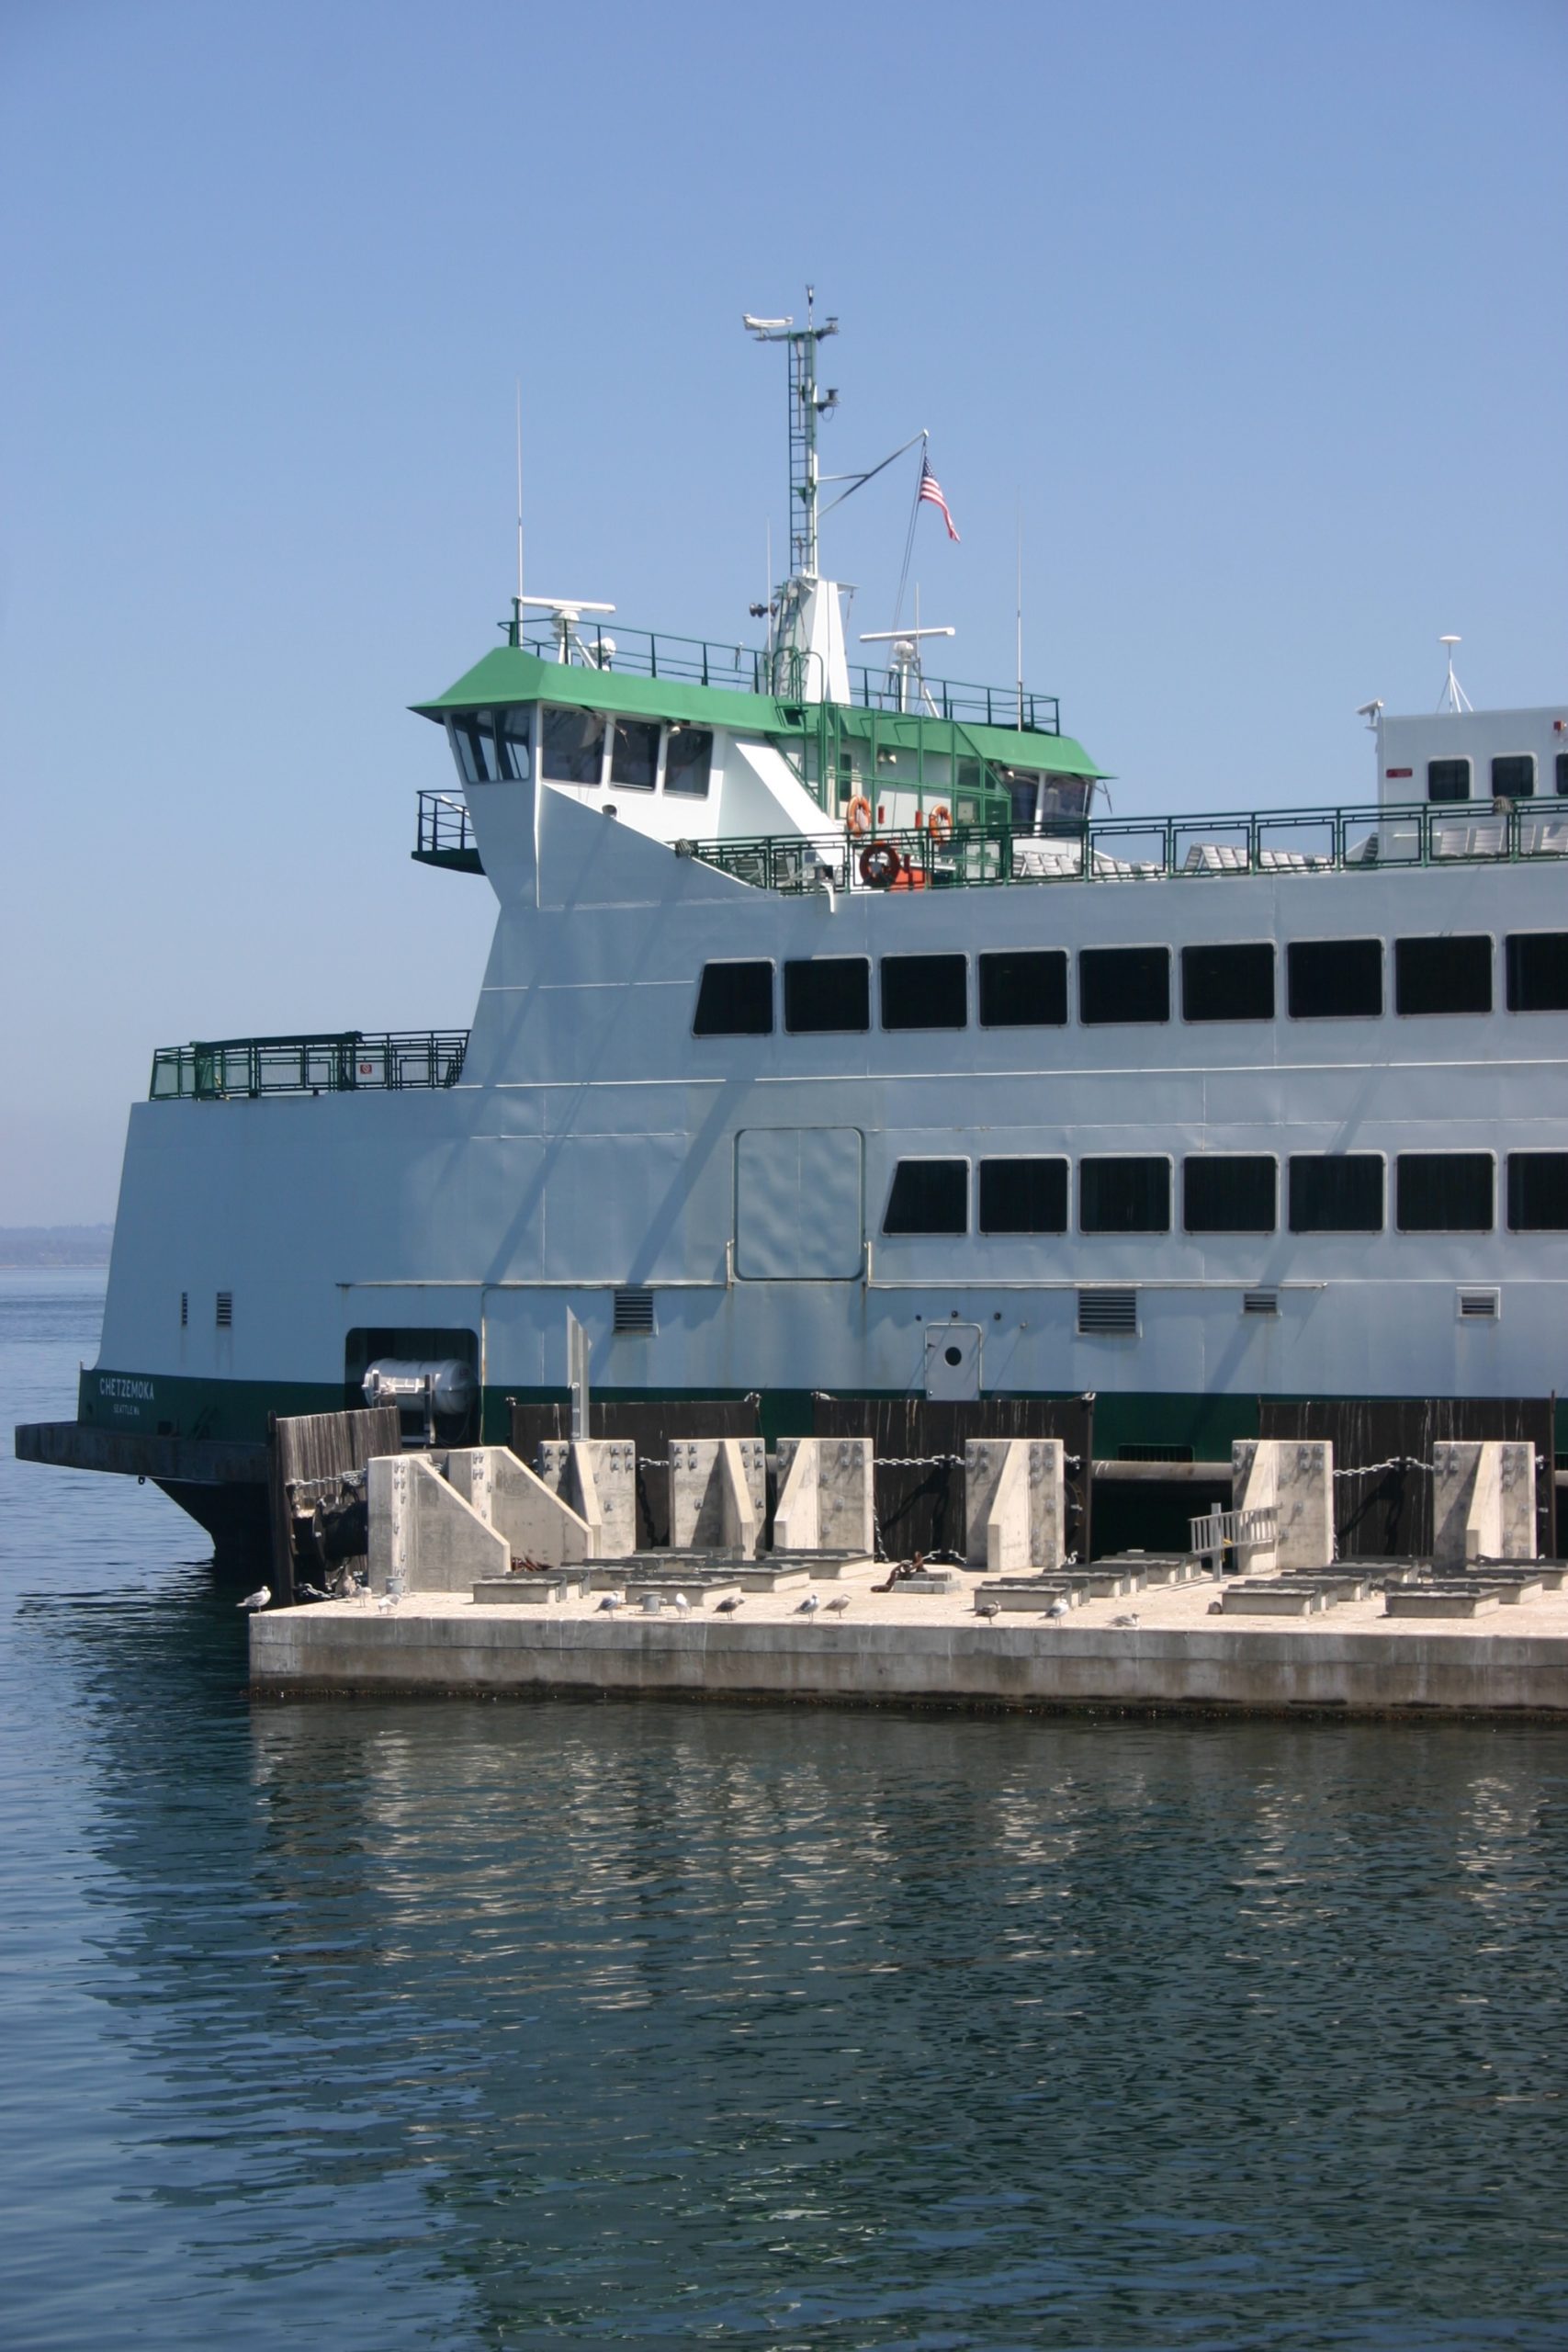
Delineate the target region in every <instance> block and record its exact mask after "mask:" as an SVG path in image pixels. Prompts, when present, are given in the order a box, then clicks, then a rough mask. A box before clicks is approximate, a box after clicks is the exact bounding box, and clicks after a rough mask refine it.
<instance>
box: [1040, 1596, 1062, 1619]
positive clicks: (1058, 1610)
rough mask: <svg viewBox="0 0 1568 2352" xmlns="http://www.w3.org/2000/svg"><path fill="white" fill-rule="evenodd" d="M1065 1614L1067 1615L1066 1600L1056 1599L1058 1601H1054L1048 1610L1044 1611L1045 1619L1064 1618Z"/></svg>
mask: <svg viewBox="0 0 1568 2352" xmlns="http://www.w3.org/2000/svg"><path fill="white" fill-rule="evenodd" d="M1066 1613H1067V1603H1066V1600H1065V1599H1058V1600H1054V1601H1053V1602H1052V1603H1051V1606H1050V1608H1049V1609H1047V1611H1045V1614H1046V1616H1047V1617H1056V1618H1061V1617H1065V1616H1066Z"/></svg>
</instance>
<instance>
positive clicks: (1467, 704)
mask: <svg viewBox="0 0 1568 2352" xmlns="http://www.w3.org/2000/svg"><path fill="white" fill-rule="evenodd" d="M1460 641H1461V640H1460V639H1458V638H1457V637H1440V638H1439V639H1438V644H1439V645H1441V646H1443V647H1445V648H1446V649H1447V651H1448V657H1449V674H1448V677H1447V678H1446V680H1445V681H1444V684H1443V691H1442V695H1441V696H1440V698H1439V700H1438V709H1439V710H1451V711H1455V712H1458V711H1461V710H1470V709H1472V708H1473V707H1474V706H1473V705H1472V702H1471V699H1470V696H1469V695H1467V694H1466V693H1465V690H1464V688H1463V687H1462V686H1461V684H1460V682H1459V680H1458V679H1457V678H1456V677H1455V675H1454V647H1455V646H1456V645H1458V644H1459V643H1460Z"/></svg>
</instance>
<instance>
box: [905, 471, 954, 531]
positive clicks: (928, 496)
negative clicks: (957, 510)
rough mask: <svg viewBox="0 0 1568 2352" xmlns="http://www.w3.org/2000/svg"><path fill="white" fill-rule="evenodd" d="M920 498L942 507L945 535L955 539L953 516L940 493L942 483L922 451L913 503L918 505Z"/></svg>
mask: <svg viewBox="0 0 1568 2352" xmlns="http://www.w3.org/2000/svg"><path fill="white" fill-rule="evenodd" d="M922 498H923V499H925V500H927V501H928V502H929V503H930V504H931V505H932V506H939V507H940V508H941V509H942V521H943V522H944V523H945V524H946V525H947V536H948V537H949V538H950V539H955V538H956V537H958V534H957V532H956V531H955V530H954V529H953V517H952V515H950V514H949V513H948V511H947V501H946V499H945V498H944V497H943V496H942V484H941V482H939V481H938V480H937V478H936V476H935V474H933V473H932V471H931V459H930V458H928V457H927V456H926V455H925V454H924V452H923V451H922V452H921V456H920V486H919V490H918V491H917V492H916V493H915V503H916V504H917V505H919V502H920V500H921V499H922Z"/></svg>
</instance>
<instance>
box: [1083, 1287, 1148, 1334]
mask: <svg viewBox="0 0 1568 2352" xmlns="http://www.w3.org/2000/svg"><path fill="white" fill-rule="evenodd" d="M1078 1332H1079V1335H1080V1337H1082V1338H1085V1339H1090V1338H1094V1339H1114V1340H1135V1339H1136V1338H1137V1336H1138V1294H1137V1292H1136V1291H1135V1290H1080V1291H1079V1293H1078Z"/></svg>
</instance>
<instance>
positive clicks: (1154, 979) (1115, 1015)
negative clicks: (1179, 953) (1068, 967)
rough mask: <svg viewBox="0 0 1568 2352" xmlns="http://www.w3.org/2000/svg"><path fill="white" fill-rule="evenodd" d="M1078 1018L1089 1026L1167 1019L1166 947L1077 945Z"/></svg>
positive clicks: (1168, 981) (1167, 980)
mask: <svg viewBox="0 0 1568 2352" xmlns="http://www.w3.org/2000/svg"><path fill="white" fill-rule="evenodd" d="M1078 1019H1079V1020H1080V1021H1082V1022H1084V1023H1088V1024H1089V1025H1090V1026H1094V1025H1098V1024H1100V1023H1110V1022H1117V1021H1168V1020H1169V1019H1170V950H1169V948H1168V947H1083V948H1080V949H1079V950H1078Z"/></svg>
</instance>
